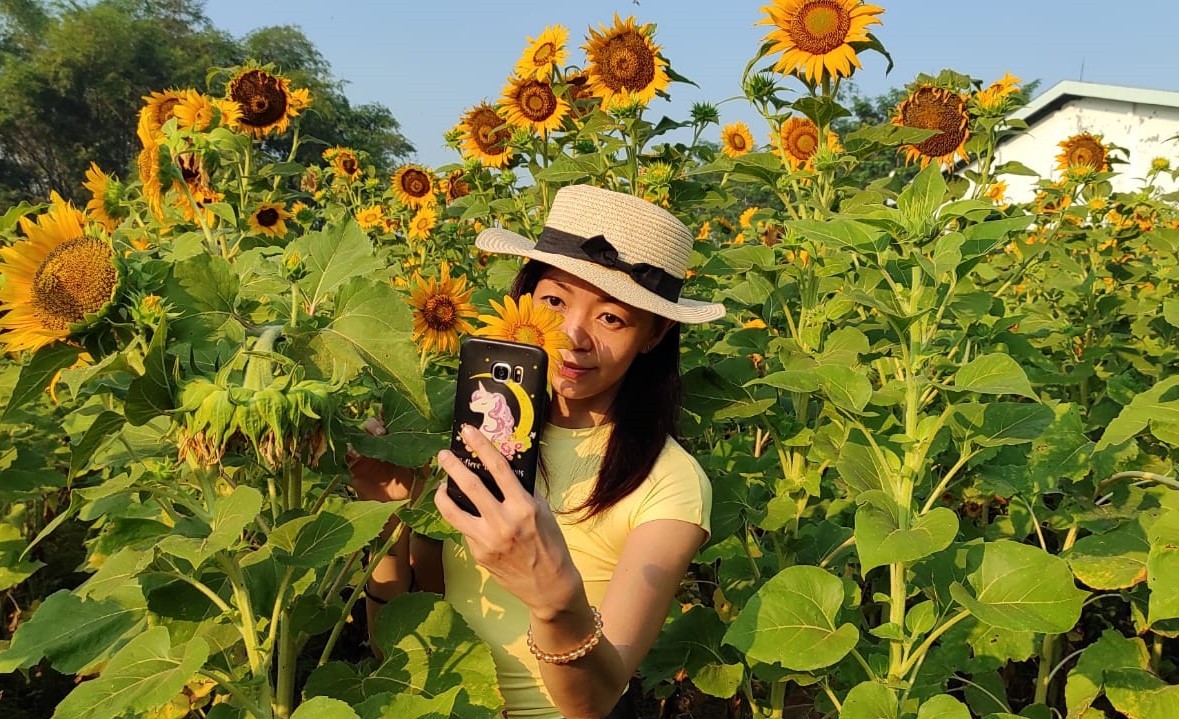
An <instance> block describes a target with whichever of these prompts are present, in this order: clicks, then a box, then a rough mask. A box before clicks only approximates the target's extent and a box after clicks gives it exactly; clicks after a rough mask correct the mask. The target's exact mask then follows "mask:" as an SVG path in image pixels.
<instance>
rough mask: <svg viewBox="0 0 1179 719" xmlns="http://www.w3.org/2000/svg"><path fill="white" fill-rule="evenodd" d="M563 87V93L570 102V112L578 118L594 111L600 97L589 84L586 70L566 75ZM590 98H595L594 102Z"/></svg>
mask: <svg viewBox="0 0 1179 719" xmlns="http://www.w3.org/2000/svg"><path fill="white" fill-rule="evenodd" d="M562 89H563V92H562V93H561V95H563V96H564V97H565V99H566V100H567V101H568V102H569V113H570V114H571V115H572V116H573V118H574V119H576V120H580V119H582V118H583V117H585V116H586V115H589V114H590V113H592V112H593V111H594V108H595V107H596V106H597V105H598V99H597V97H595V96H594V91H593V90H592V89H590V86H589V76H588V75H586V74H585V73H584V72H578V71H574V72H570V73H569V74H568V75H566V76H565V84H564V85H563V87H562ZM590 100H593V103H592V104H591V103H590V102H589V101H590Z"/></svg>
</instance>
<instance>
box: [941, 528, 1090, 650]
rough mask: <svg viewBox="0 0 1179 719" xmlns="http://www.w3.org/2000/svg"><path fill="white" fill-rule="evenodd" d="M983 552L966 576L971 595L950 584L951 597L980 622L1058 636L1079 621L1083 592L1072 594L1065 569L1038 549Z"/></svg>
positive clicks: (986, 548)
mask: <svg viewBox="0 0 1179 719" xmlns="http://www.w3.org/2000/svg"><path fill="white" fill-rule="evenodd" d="M978 551H981V552H982V561H981V564H980V565H979V568H978V569H977V570H975V571H974V572H972V573H971V574H970V575H968V579H969V581H970V585H971V587H972V588H973V589H974V591H975V594H974V595H973V596H972V595H971V594H970V593H969V592H967V591H966V589H965V588H964V587H963V586H962V585H961V584H958V583H957V582H955V583H954V584H953V585H951V587H950V595H951V596H953V598H954V599H955V600H956V601H957V602H958V603H959V604H961V605H962V606H964V607H966V609H968V610H970V613H971V614H973V615H974V616H975V617H977V618H978V619H979V621H982V622H986V623H987V624H991V625H994V626H996V627H1002V628H1004V629H1012V630H1015V631H1028V632H1042V633H1045V634H1060V633H1062V632H1067V631H1068V630H1069V629H1071V628H1072V627H1073V625H1075V624H1076V623H1077V619H1079V618H1080V616H1081V605H1082V604H1083V603H1084V601H1085V597H1087V596H1088V593H1087V592H1083V591H1081V590H1080V589H1077V587H1076V585H1075V584H1073V575H1072V572H1071V571H1069V568H1068V564H1067V563H1066V562H1065V561H1064V560H1063V559H1061V558H1059V557H1054V556H1052V555H1051V554H1048V553H1047V552H1045V551H1044V550H1042V549H1040V548H1039V547H1032V546H1029V545H1026V544H1017V543H1015V542H1011V541H1007V540H1000V541H997V542H987V543H986V544H985V545H983V546H982V547H981V548H975V549H973V550H972V552H978Z"/></svg>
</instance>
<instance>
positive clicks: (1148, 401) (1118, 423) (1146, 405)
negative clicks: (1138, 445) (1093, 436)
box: [1094, 376, 1179, 452]
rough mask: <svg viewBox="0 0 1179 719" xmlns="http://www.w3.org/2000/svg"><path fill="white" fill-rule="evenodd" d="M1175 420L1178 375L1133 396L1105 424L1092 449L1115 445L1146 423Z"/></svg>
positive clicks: (1178, 401) (1178, 403) (1177, 414)
mask: <svg viewBox="0 0 1179 719" xmlns="http://www.w3.org/2000/svg"><path fill="white" fill-rule="evenodd" d="M1176 423H1179V376H1176V377H1168V378H1166V379H1164V380H1162V381H1161V382H1159V383H1158V384H1156V385H1155V386H1154V387H1151V388H1150V389H1148V390H1146V391H1145V392H1141V393H1139V394H1137V395H1135V396H1134V399H1132V400H1131V401H1130V404H1128V405H1126V406H1125V407H1123V408H1122V411H1121V412H1119V413H1118V416H1117V417H1116V418H1114V420H1113V421H1112V422H1110V423H1109V424H1108V425H1106V427H1105V432H1104V433H1102V435H1101V439H1099V440H1098V441H1097V446H1096V447H1094V451H1096V452H1100V451H1102V450H1103V449H1105V448H1106V447H1116V446H1118V445H1119V444H1121V443H1123V442H1125V441H1127V440H1129V439H1131V438H1132V437H1134V436H1135V435H1137V434H1138V433H1139V432H1141V431H1142V430H1144V429H1146V428H1147V427H1148V426H1150V427H1154V426H1155V425H1158V424H1164V425H1165V424H1176Z"/></svg>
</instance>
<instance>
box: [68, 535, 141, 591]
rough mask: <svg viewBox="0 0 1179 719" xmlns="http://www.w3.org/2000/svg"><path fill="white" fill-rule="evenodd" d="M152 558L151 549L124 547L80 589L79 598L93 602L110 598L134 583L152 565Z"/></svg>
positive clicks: (108, 558)
mask: <svg viewBox="0 0 1179 719" xmlns="http://www.w3.org/2000/svg"><path fill="white" fill-rule="evenodd" d="M152 556H153V553H152V551H151V550H150V549H149V550H140V549H134V548H132V547H123V548H122V549H120V550H119V551H117V552H115V553H114V554H113V555H111V556H109V557H107V558H106V561H104V562H103V563H102V566H101V567H100V568H99V569H98V571H97V572H95V573H94V574H93V575H91V577H90V579H87V580H86V582H85V583H84V584H83V585H82V586H80V587H78V589H77V593H78V596H80V597H82V598H84V599H91V600H102V599H106V598H108V597H110V596H111V595H112V594H114V593H115V592H117V591H119V589H121V588H122V587H124V586H126V585H127V584H129V583H131V582H133V581H134V580H135V578H136V577H138V576H139V573H140V572H142V571H143V569H144V568H145V567H147V565H149V564H151V561H152Z"/></svg>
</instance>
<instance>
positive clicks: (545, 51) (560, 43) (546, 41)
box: [516, 25, 569, 81]
mask: <svg viewBox="0 0 1179 719" xmlns="http://www.w3.org/2000/svg"><path fill="white" fill-rule="evenodd" d="M568 39H569V31H568V30H566V29H565V28H564V27H562V26H560V25H549V26H548V27H546V28H545V29H544V32H542V33H541V34H540V35H539V36H538V37H537V38H536V39H535V40H533V39H532V38H528V47H526V48H525V49H524V53H523V54H522V55H520V59H519V60H517V61H516V74H517V75H519V76H520V77H531V78H535V79H537V80H541V81H548V80H551V79H552V77H553V72H554V71H555V70H556V69H557V68H559V67H561V66H562V65H564V64H565V60H566V58H567V57H568V56H569V52H568V51H567V50H566V49H565V42H566V41H567V40H568Z"/></svg>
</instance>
